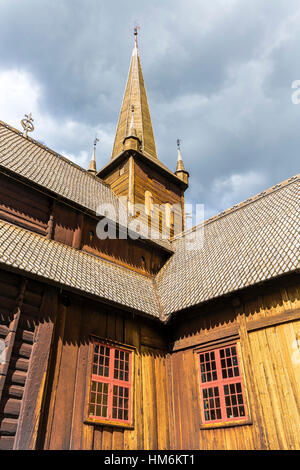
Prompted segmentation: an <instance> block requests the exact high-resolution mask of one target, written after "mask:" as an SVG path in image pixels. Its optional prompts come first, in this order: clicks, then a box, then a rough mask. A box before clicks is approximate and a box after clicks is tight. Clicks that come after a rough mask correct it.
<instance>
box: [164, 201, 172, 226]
mask: <svg viewBox="0 0 300 470" xmlns="http://www.w3.org/2000/svg"><path fill="white" fill-rule="evenodd" d="M165 217H166V226H167V227H168V228H172V229H173V228H174V211H173V208H172V205H171V204H169V203H167V204H165Z"/></svg>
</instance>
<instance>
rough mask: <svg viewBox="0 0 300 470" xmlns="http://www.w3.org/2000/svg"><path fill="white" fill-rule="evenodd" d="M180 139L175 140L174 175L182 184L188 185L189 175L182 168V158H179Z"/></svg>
mask: <svg viewBox="0 0 300 470" xmlns="http://www.w3.org/2000/svg"><path fill="white" fill-rule="evenodd" d="M180 144H181V139H177V166H176V171H175V175H176V176H178V178H180V179H181V180H182V181H183V182H184V183H186V184H188V179H189V173H188V171H186V169H185V168H184V164H183V160H182V156H181V149H180Z"/></svg>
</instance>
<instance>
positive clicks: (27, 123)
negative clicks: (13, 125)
mask: <svg viewBox="0 0 300 470" xmlns="http://www.w3.org/2000/svg"><path fill="white" fill-rule="evenodd" d="M25 118H26V119H22V121H21V125H22V127H23V129H24V132H23V136H24V137H26V138H27V133H28V132H32V131H33V130H34V125H33V117H32V115H31V113H29V114H25Z"/></svg>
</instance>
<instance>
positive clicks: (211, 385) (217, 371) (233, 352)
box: [198, 344, 247, 423]
mask: <svg viewBox="0 0 300 470" xmlns="http://www.w3.org/2000/svg"><path fill="white" fill-rule="evenodd" d="M198 360H199V366H200V390H201V402H202V417H203V423H218V422H227V421H241V420H245V419H246V418H247V412H246V406H245V398H244V392H243V384H242V377H241V371H240V365H239V360H238V353H237V347H236V344H234V345H231V346H226V347H223V348H218V349H214V350H210V351H207V352H201V353H199V354H198Z"/></svg>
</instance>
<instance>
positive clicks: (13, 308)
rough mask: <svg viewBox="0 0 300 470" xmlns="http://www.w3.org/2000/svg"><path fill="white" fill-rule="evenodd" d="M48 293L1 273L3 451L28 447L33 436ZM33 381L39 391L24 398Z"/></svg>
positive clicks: (48, 318) (43, 361) (0, 418)
mask: <svg viewBox="0 0 300 470" xmlns="http://www.w3.org/2000/svg"><path fill="white" fill-rule="evenodd" d="M51 292H52V290H51V289H48V290H47V292H46V293H45V289H44V286H43V285H41V284H39V283H36V282H33V281H30V280H26V279H24V278H22V277H21V276H17V275H15V274H10V273H7V272H5V271H2V270H1V271H0V299H1V308H0V339H2V340H4V341H5V345H6V349H5V362H2V364H1V365H0V449H2V450H3V449H7V450H8V449H13V448H14V447H15V446H17V448H19V446H23V447H24V442H25V441H26V443H27V439H28V437H29V436H30V435H31V433H32V432H33V431H34V430H33V428H32V427H34V421H35V418H34V413H35V412H36V406H37V404H38V396H37V393H38V390H39V389H40V390H42V386H41V381H40V379H41V376H42V374H43V373H44V372H45V369H46V367H47V362H48V353H49V347H50V343H49V341H47V332H49V333H50V334H49V335H48V340H49V338H51V325H52V326H53V318H52V314H53V311H52V306H53V304H52V301H51ZM49 294H50V296H49ZM49 308H50V311H48V309H49ZM49 326H50V328H49ZM45 331H46V335H44V332H45ZM41 335H42V336H43V335H44V336H43V338H42V336H41ZM42 339H43V341H41V340H42ZM40 346H42V351H41V350H40ZM33 356H34V357H33ZM43 367H44V369H43ZM39 374H40V375H39ZM34 381H37V386H36V387H35V388H34V389H33V388H31V392H30V395H28V393H27V391H26V387H28V384H29V385H30V383H32V382H34ZM25 403H26V410H25V411H24V405H25ZM25 415H26V417H25V419H23V417H24V416H25ZM25 429H26V430H27V434H26V432H25ZM25 448H26V446H25Z"/></svg>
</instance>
